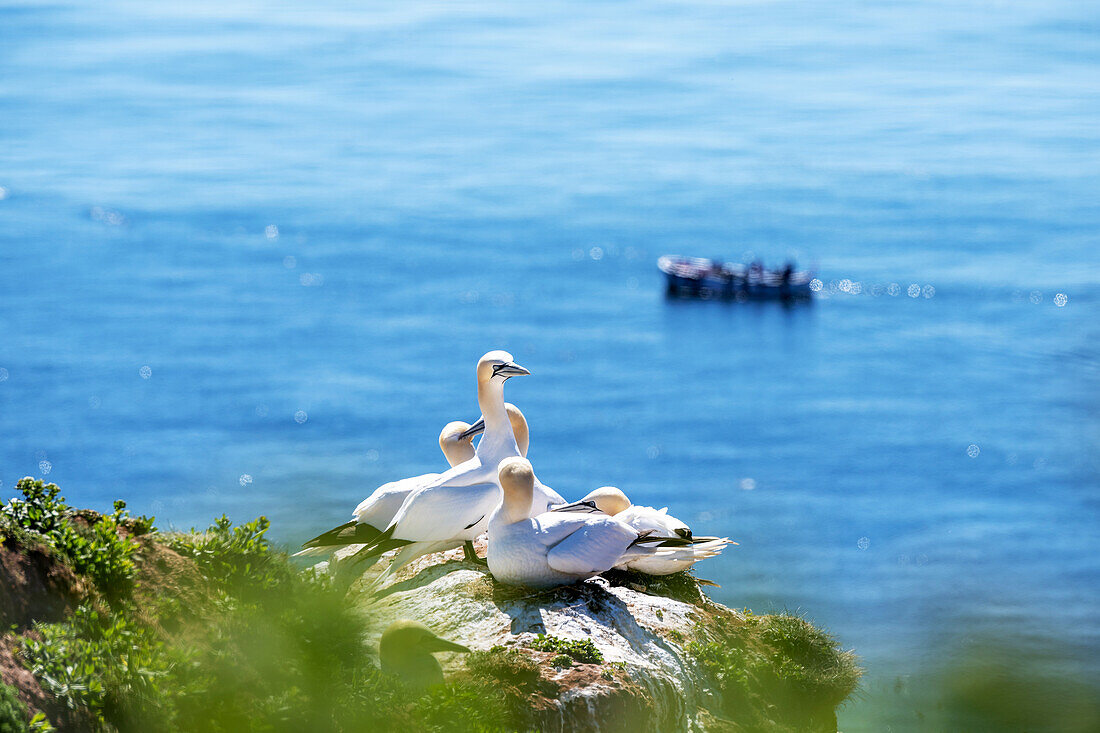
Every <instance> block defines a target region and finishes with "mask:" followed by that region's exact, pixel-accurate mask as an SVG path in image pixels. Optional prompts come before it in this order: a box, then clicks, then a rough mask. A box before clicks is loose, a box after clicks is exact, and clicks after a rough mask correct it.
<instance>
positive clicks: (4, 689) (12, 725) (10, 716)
mask: <svg viewBox="0 0 1100 733" xmlns="http://www.w3.org/2000/svg"><path fill="white" fill-rule="evenodd" d="M28 718H29V716H28V715H27V709H26V708H25V707H24V706H23V703H21V702H20V701H19V698H18V697H16V694H15V689H14V688H12V687H8V686H7V685H5V684H4V683H3V682H0V733H25V731H27V730H29V726H28V722H29V721H28Z"/></svg>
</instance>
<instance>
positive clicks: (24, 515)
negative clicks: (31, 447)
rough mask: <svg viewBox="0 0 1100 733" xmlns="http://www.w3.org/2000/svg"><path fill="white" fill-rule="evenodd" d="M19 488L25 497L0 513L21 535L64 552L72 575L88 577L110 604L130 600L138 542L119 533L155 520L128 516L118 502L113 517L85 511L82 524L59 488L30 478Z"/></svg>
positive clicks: (18, 486) (149, 525) (19, 484)
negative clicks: (27, 534) (29, 535)
mask: <svg viewBox="0 0 1100 733" xmlns="http://www.w3.org/2000/svg"><path fill="white" fill-rule="evenodd" d="M16 488H17V489H18V490H19V491H20V492H21V493H22V494H23V498H22V499H12V500H10V501H9V502H8V503H7V504H5V505H4V506H2V507H0V514H3V515H4V516H5V517H6V518H7V519H8V521H9V522H10V523H11V524H13V525H15V526H16V527H18V528H19V529H21V530H22V531H25V532H33V533H34V534H36V535H39V536H40V537H41V538H42V539H43V540H45V542H46V543H47V544H49V545H50V546H51V547H53V548H54V549H55V550H57V551H58V552H59V553H61V555H62V556H63V557H64V558H65V559H66V560H67V561H68V563H69V564H70V565H71V566H72V568H73V570H75V571H76V572H78V573H80V574H82V575H85V576H87V577H89V578H90V579H91V580H92V581H93V582H94V583H95V586H96V588H98V589H99V591H100V592H101V593H103V595H104V596H105V597H106V598H107V599H108V600H110V601H112V602H117V601H120V600H123V599H125V598H128V597H129V595H130V592H131V591H132V590H133V580H134V574H135V572H136V568H135V566H134V562H133V555H134V552H135V550H136V549H137V543H136V542H135V541H134V540H132V539H130V537H128V536H126V533H124V532H121V531H120V530H121V527H122V525H123V523H125V522H129V523H133V524H135V525H136V526H137V527H138V528H143V527H144V528H151V527H152V519H151V518H149V517H139V518H133V517H130V516H129V513H128V512H127V511H126V502H124V501H116V502H115V506H114V513H113V514H109V515H105V516H100V515H98V514H96V513H94V512H85V513H83V514H82V515H81V519H82V520H83V521H80V522H77V521H74V514H73V512H72V511H71V510H70V509H69V507H68V505H67V504H65V497H63V496H61V495H60V492H61V490H60V489H59V488H58V486H57V484H43V482H42V481H41V480H40V479H39V480H35V479H32V478H30V477H27V478H24V479H21V480H20V481H19V482H18V484H16ZM146 531H148V529H147V530H146Z"/></svg>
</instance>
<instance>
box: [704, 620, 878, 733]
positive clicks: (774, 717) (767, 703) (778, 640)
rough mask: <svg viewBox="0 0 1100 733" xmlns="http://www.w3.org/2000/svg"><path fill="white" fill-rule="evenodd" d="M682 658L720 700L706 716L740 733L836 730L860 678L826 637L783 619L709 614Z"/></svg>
mask: <svg viewBox="0 0 1100 733" xmlns="http://www.w3.org/2000/svg"><path fill="white" fill-rule="evenodd" d="M687 651H688V654H689V655H690V656H691V657H692V658H693V659H694V661H695V662H696V664H698V665H699V666H700V668H701V669H702V671H703V672H704V674H705V675H706V677H707V678H708V679H709V680H710V682H711V684H712V685H713V688H714V689H715V691H717V692H719V693H720V698H719V699H720V704H719V705H718V706H716V708H715V709H712V710H711V711H710V712H711V713H712V714H713V715H715V716H716V717H718V718H719V719H726V720H727V721H736V724H737V727H736V729H737V730H744V731H768V732H770V731H792V730H794V731H799V730H835V720H836V719H835V710H836V707H837V705H839V704H840V703H841V702H843V701H844V700H845V699H847V697H848V696H849V695H851V694H852V692H853V691H854V690H855V688H856V685H857V684H858V682H859V677H860V674H861V672H860V669H859V667H858V666H857V665H856V662H855V658H854V656H853V655H852V654H851V653H849V652H844V651H841V650H840V649H839V647H838V645H837V643H836V640H835V639H833V638H832V637H831V636H830V635H829V634H827V633H825V632H823V631H821V630H820V629H817V628H815V627H814V626H813V625H812V624H810V623H809V622H807V621H806V620H804V619H802V618H799V617H797V616H792V615H786V614H784V615H774V616H754V615H752V614H751V613H746V614H745V615H744V617H738V616H736V615H734V614H731V613H718V614H715V615H712V616H711V617H710V619H709V620H708V621H707V622H705V623H700V624H699V626H698V628H697V629H696V638H695V639H694V640H693V641H691V642H689V643H688V646H687Z"/></svg>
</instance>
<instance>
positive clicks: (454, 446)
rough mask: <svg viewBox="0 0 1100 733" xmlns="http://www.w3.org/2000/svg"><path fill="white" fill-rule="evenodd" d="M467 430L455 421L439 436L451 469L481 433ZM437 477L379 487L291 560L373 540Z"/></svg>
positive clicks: (428, 475)
mask: <svg viewBox="0 0 1100 733" xmlns="http://www.w3.org/2000/svg"><path fill="white" fill-rule="evenodd" d="M470 427H471V426H470V424H469V423H466V422H462V421H461V420H456V421H454V422H449V423H447V424H446V425H444V426H443V430H442V431H441V432H440V433H439V449H440V450H442V451H443V456H444V457H445V458H446V459H447V463H448V464H449V465H450V466H452V467H453V466H457V465H459V464H461V463H465V462H466V461H468V460H470V459H471V458H473V457H474V445H473V437H474V435H476V434H477V432H480V431H477V432H473V433H469V430H470ZM440 475H441V474H438V473H425V474H423V475H421V476H411V477H409V478H403V479H400V480H398V481H390V482H389V483H386V484H382V485H381V486H379V487H378V488H377V489H375V490H374V492H373V493H371V495H370V496H368V497H367V498H366V499H364V500H363V501H361V502H360V503H359V506H357V507H355V511H353V512H352V513H351V516H352V519H351V521H350V522H345V523H344V524H341V525H340V526H339V527H333V528H332V529H330V530H329V531H328V532H325V533H323V534H319V535H317V536H316V537H314V538H313V539H311V540H309V541H307V542H305V543H304V544H303V545H302V547H304V548H305V549H304V550H302V551H300V552H296V553H294V557H301V556H305V555H322V554H325V553H328V552H331V551H333V550H335V549H337V548H338V547H344V546H346V545H355V544H362V543H364V542H368V541H370V540H372V539H374V538H375V537H377V536H378V535H379V534H380V533H381V532H382V530H384V529H385V528H386V527H388V526H390V523H391V522H392V521H393V517H394V515H395V514H397V510H398V509H400V508H401V504H402V502H404V501H405V498H406V497H407V496H408V495H409V494H411V493H412V492H413V491H415V490H416V489H418V488H420V487H421V486H427V485H428V484H430V483H431V482H432V481H435V480H436V479H437V478H439V476H440Z"/></svg>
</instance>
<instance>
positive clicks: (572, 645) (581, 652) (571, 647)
mask: <svg viewBox="0 0 1100 733" xmlns="http://www.w3.org/2000/svg"><path fill="white" fill-rule="evenodd" d="M529 646H530V647H531V648H532V649H538V650H539V651H543V652H558V653H560V654H565V655H567V656H568V657H569V658H570V659H573V660H576V661H578V662H585V663H588V664H602V663H603V653H602V652H601V651H600V650H599V648H597V647H596V645H595V644H593V643H592V640H591V639H580V640H575V639H561V638H559V637H557V636H547V635H546V634H539V635H538V636H537V637H536V638H535V639H534V640H532V641H531V642H530V644H529Z"/></svg>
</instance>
